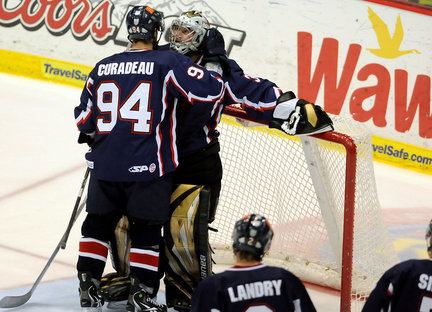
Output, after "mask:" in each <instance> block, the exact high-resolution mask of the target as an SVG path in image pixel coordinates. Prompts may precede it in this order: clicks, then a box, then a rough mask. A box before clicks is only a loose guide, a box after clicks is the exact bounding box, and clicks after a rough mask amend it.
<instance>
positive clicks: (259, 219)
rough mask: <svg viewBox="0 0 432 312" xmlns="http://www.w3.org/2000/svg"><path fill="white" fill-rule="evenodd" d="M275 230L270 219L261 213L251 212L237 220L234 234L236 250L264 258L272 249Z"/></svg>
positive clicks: (234, 247)
mask: <svg viewBox="0 0 432 312" xmlns="http://www.w3.org/2000/svg"><path fill="white" fill-rule="evenodd" d="M272 238H273V230H272V228H271V225H270V223H269V222H268V220H267V219H266V218H265V217H264V216H261V215H259V214H250V215H247V216H245V217H243V218H242V219H241V220H239V221H237V222H236V223H235V226H234V231H233V234H232V239H233V249H234V251H235V252H236V251H245V252H248V253H251V254H253V255H255V256H256V257H258V258H260V259H261V258H262V257H263V256H264V254H265V253H266V252H267V251H268V250H269V249H270V245H271V241H272Z"/></svg>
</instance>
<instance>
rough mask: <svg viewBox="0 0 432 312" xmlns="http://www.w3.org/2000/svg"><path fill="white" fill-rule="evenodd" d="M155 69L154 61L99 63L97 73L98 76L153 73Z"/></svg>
mask: <svg viewBox="0 0 432 312" xmlns="http://www.w3.org/2000/svg"><path fill="white" fill-rule="evenodd" d="M153 70H154V62H138V61H137V62H120V63H108V64H99V66H98V71H97V74H98V76H99V77H100V76H110V75H129V74H140V75H143V74H144V75H151V74H153Z"/></svg>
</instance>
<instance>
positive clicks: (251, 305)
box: [192, 264, 316, 312]
mask: <svg viewBox="0 0 432 312" xmlns="http://www.w3.org/2000/svg"><path fill="white" fill-rule="evenodd" d="M239 311H242V312H249V311H260V312H276V311H277V312H282V311H283V312H290V311H293V312H294V311H296V312H298V311H302V312H308V311H316V310H315V307H314V305H313V304H312V301H311V300H310V298H309V295H308V293H307V291H306V289H305V287H304V286H303V284H302V282H301V281H300V280H299V279H298V278H297V277H296V276H295V275H293V274H292V273H290V272H288V271H287V270H284V269H282V268H278V267H272V266H267V265H265V264H260V265H257V266H252V267H241V268H240V267H233V268H230V269H228V270H226V271H225V272H222V273H218V274H215V275H213V276H210V277H208V278H206V279H205V280H203V281H202V282H200V283H199V284H198V287H197V289H196V290H195V292H194V294H193V297H192V312H239Z"/></svg>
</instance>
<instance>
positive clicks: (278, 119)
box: [269, 91, 334, 135]
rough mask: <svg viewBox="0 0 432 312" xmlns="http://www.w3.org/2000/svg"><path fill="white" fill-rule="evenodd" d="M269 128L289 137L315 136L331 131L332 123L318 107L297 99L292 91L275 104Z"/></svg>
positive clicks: (284, 94)
mask: <svg viewBox="0 0 432 312" xmlns="http://www.w3.org/2000/svg"><path fill="white" fill-rule="evenodd" d="M269 127H270V128H277V129H279V130H282V131H283V132H285V133H287V134H290V135H307V134H316V133H321V132H326V131H332V130H334V128H333V122H332V120H331V119H330V117H329V116H328V115H327V113H326V112H325V111H323V110H322V108H321V107H320V106H318V105H315V104H312V103H309V102H308V101H306V100H302V99H298V98H297V97H296V96H295V94H294V93H293V92H292V91H289V92H285V93H283V94H282V95H281V96H280V97H279V98H278V99H277V102H276V108H275V110H274V112H273V119H272V120H271V121H270V123H269Z"/></svg>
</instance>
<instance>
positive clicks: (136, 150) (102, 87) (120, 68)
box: [75, 50, 223, 181]
mask: <svg viewBox="0 0 432 312" xmlns="http://www.w3.org/2000/svg"><path fill="white" fill-rule="evenodd" d="M222 94H223V82H222V80H221V79H219V78H216V77H214V76H213V75H212V74H210V72H208V71H206V70H205V69H203V68H202V67H200V66H198V65H196V64H193V63H192V61H191V60H190V59H189V58H188V57H185V56H183V55H181V54H178V53H176V52H173V51H157V50H156V51H144V50H140V51H126V52H123V53H119V54H114V55H112V56H110V57H108V58H105V59H103V60H102V61H100V62H99V63H97V64H96V66H95V68H94V69H93V70H92V72H91V73H90V75H89V78H88V80H87V82H86V85H85V87H84V90H83V92H82V95H81V103H80V105H79V106H77V107H76V108H75V121H76V124H77V126H78V129H79V130H80V131H81V132H83V133H86V134H91V135H93V134H94V143H93V144H92V146H91V151H90V152H89V153H87V154H86V159H87V164H88V166H89V168H90V169H92V171H93V174H94V176H95V177H96V178H98V179H101V180H107V181H151V180H153V179H156V178H158V177H160V176H162V175H163V174H165V173H168V172H171V171H173V170H174V169H175V168H176V166H177V165H178V156H177V146H176V127H177V121H176V114H175V112H176V109H177V106H178V105H190V106H191V109H198V110H200V111H201V112H203V113H204V114H205V113H206V112H207V113H208V114H209V115H210V114H211V112H212V111H213V110H214V107H215V105H217V103H218V101H219V100H220V98H221V96H222ZM179 99H184V101H179ZM180 103H181V104H180Z"/></svg>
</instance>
